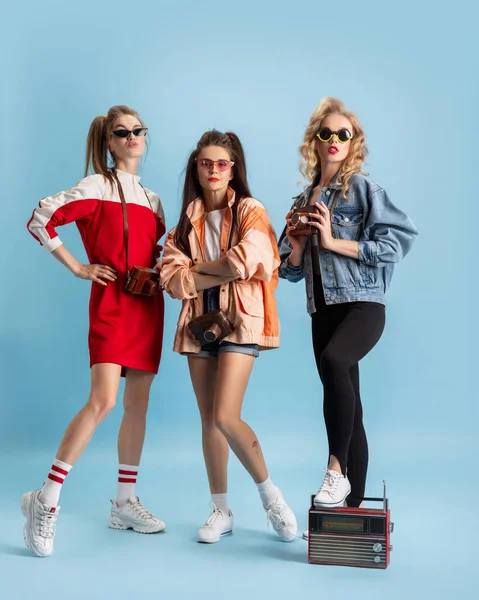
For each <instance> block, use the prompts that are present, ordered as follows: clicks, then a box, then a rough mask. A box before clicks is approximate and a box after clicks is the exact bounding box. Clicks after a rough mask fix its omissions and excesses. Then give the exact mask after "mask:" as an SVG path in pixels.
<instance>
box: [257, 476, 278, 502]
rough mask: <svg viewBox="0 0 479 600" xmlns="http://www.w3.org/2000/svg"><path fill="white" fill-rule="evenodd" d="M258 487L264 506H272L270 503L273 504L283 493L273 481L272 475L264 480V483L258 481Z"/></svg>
mask: <svg viewBox="0 0 479 600" xmlns="http://www.w3.org/2000/svg"><path fill="white" fill-rule="evenodd" d="M256 487H257V488H258V492H259V495H260V498H261V502H262V503H263V506H266V507H268V506H270V504H272V503H273V502H274V501H275V500H276V498H277V497H278V496H279V495H281V492H280V491H279V488H277V487H276V486H275V485H274V484H273V482H272V481H271V477H268V479H266V481H263V483H257V484H256Z"/></svg>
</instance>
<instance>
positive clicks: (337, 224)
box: [279, 98, 417, 508]
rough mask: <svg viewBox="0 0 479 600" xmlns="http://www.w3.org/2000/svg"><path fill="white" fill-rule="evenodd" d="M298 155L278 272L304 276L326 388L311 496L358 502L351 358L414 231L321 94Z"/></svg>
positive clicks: (361, 476)
mask: <svg viewBox="0 0 479 600" xmlns="http://www.w3.org/2000/svg"><path fill="white" fill-rule="evenodd" d="M300 152H301V155H302V159H303V160H302V163H301V170H302V172H304V174H305V176H306V177H307V179H309V181H310V185H309V186H308V187H307V188H306V189H305V190H304V192H303V193H302V194H300V195H299V196H297V197H296V198H295V201H294V204H293V207H292V210H291V211H290V212H289V213H288V214H287V215H286V227H285V229H284V231H283V234H282V235H281V238H280V241H279V253H280V258H281V265H280V267H279V276H280V277H282V278H284V279H288V280H289V281H292V282H297V281H300V280H301V279H303V278H304V279H305V281H306V296H307V309H308V312H309V314H310V315H311V321H312V336H313V348H314V354H315V359H316V365H317V368H318V372H319V376H320V378H321V381H322V384H323V390H324V404H323V410H324V419H325V424H326V431H327V436H328V445H329V453H328V463H327V469H326V475H325V477H324V481H323V483H322V485H321V487H320V489H319V491H318V493H317V494H316V496H315V499H314V502H315V504H316V505H317V506H321V507H328V508H331V507H337V506H341V505H343V503H344V504H345V505H348V506H351V507H357V506H360V504H361V498H363V497H364V490H365V484H366V473H367V467H368V444H367V439H366V433H365V431H364V426H363V409H362V404H361V397H360V389H359V366H358V363H359V361H360V360H361V359H362V358H363V357H364V356H366V354H367V353H368V352H369V351H370V350H371V349H372V348H373V347H374V346H375V345H376V343H377V342H378V341H379V338H380V337H381V334H382V332H383V329H384V324H385V293H386V291H387V289H388V286H389V283H390V281H391V277H392V274H393V269H394V264H395V263H396V262H398V261H399V260H401V259H402V258H403V257H404V256H405V255H406V254H407V253H408V252H409V250H410V249H411V246H412V244H413V242H414V240H415V238H416V235H417V231H416V228H415V227H414V225H413V223H412V221H411V220H410V219H409V217H408V216H407V215H405V214H404V213H403V212H402V211H401V210H399V209H398V208H396V207H395V206H394V205H393V204H392V202H391V201H390V200H389V198H388V196H387V194H386V192H385V191H384V189H383V188H381V187H380V186H379V185H378V184H377V183H375V182H374V181H372V180H371V179H369V178H368V177H366V176H365V175H363V174H362V166H363V163H364V160H365V158H366V155H367V149H366V145H365V139H364V133H363V130H362V129H361V126H360V124H359V122H358V119H357V118H356V116H355V115H354V114H353V113H351V112H349V111H347V110H346V109H345V107H344V105H343V104H342V102H340V101H339V100H336V99H334V98H325V99H323V101H322V102H321V103H320V104H319V106H318V108H317V109H316V110H315V111H314V113H313V114H312V115H311V118H310V121H309V124H308V127H307V129H306V132H305V135H304V141H303V144H302V146H301V148H300ZM305 205H316V206H317V209H318V214H314V213H312V215H311V216H310V218H309V222H310V224H311V225H312V228H313V231H315V232H317V234H318V235H294V229H295V226H294V225H293V224H292V222H291V216H292V214H293V209H294V208H296V207H302V206H305Z"/></svg>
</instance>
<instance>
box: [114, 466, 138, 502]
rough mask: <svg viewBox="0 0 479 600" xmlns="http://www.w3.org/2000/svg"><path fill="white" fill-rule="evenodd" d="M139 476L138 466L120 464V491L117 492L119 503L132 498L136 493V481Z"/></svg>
mask: <svg viewBox="0 0 479 600" xmlns="http://www.w3.org/2000/svg"><path fill="white" fill-rule="evenodd" d="M137 476H138V467H137V466H132V465H119V466H118V491H117V494H116V502H117V504H125V502H126V501H127V500H128V498H131V497H132V496H134V495H135V483H136V478H137Z"/></svg>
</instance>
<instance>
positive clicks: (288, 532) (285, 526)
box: [264, 493, 298, 542]
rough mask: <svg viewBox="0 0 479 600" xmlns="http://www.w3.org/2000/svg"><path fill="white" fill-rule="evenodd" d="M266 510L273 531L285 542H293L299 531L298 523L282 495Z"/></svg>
mask: <svg viewBox="0 0 479 600" xmlns="http://www.w3.org/2000/svg"><path fill="white" fill-rule="evenodd" d="M264 509H265V511H266V515H267V517H268V519H269V520H270V522H271V525H272V526H273V529H274V530H275V531H276V533H277V534H278V535H279V537H280V538H281V539H282V540H283V542H291V541H293V540H294V538H295V537H296V532H297V531H298V523H297V522H296V517H295V516H294V513H293V511H292V510H291V509H290V508H289V506H288V505H287V504H286V500H285V499H284V498H283V495H282V494H281V493H280V494H279V496H278V497H277V498H276V500H275V501H274V502H273V503H272V504H270V505H269V506H265V507H264Z"/></svg>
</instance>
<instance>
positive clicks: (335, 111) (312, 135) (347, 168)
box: [299, 96, 368, 198]
mask: <svg viewBox="0 0 479 600" xmlns="http://www.w3.org/2000/svg"><path fill="white" fill-rule="evenodd" d="M328 115H342V116H344V117H346V118H347V119H349V120H350V121H351V124H352V126H353V131H352V132H351V133H352V134H353V139H352V140H351V142H350V143H351V147H350V149H349V154H348V156H347V158H346V159H345V161H344V162H343V164H342V165H341V168H340V171H339V174H338V183H339V184H340V185H341V186H342V188H343V189H342V193H343V196H344V197H345V198H347V195H346V194H347V192H348V189H349V180H350V179H351V176H352V175H354V174H355V173H362V172H363V171H362V167H363V163H364V161H365V159H366V156H367V154H368V149H367V147H366V142H365V138H364V131H363V130H362V129H361V125H360V124H359V121H358V118H357V117H356V115H355V114H354V113H352V112H349V111H347V110H346V107H345V106H344V104H343V103H342V102H341V100H338V99H337V98H331V97H329V96H326V98H323V99H322V100H321V102H320V103H319V106H318V108H317V109H316V110H315V111H314V112H313V114H312V115H311V117H310V119H309V123H308V126H307V128H306V131H305V134H304V139H303V143H302V144H301V146H300V148H299V152H300V154H301V156H302V160H301V164H300V166H299V170H300V172H301V174H302V175H303V177H304V179H308V180H309V182H310V183H311V182H312V181H313V179H314V177H315V176H316V175H317V174H318V173H320V172H321V164H320V162H319V160H318V154H317V152H316V140H317V137H316V134H317V133H318V131H319V129H320V128H321V123H322V121H323V119H325V117H327V116H328Z"/></svg>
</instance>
